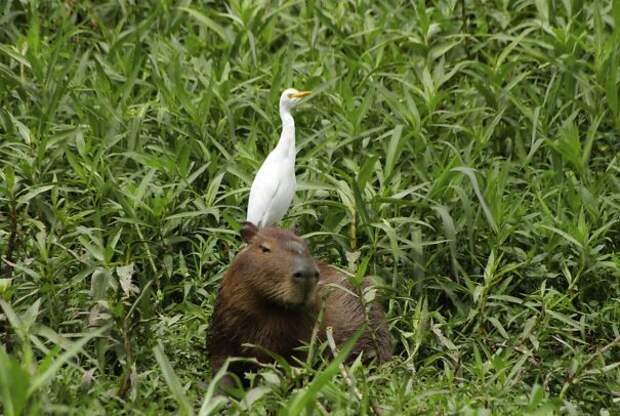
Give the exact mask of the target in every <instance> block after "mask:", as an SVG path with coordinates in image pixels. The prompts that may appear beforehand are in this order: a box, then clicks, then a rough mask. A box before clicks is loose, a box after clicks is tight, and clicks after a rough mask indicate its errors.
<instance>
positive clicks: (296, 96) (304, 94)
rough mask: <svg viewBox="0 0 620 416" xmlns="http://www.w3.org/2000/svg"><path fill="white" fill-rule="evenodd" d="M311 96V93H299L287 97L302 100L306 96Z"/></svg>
mask: <svg viewBox="0 0 620 416" xmlns="http://www.w3.org/2000/svg"><path fill="white" fill-rule="evenodd" d="M310 94H312V91H299V92H296V93H294V94H291V95H289V97H291V98H304V97H305V96H307V95H310Z"/></svg>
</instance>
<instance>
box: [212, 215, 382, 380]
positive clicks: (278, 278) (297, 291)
mask: <svg viewBox="0 0 620 416" xmlns="http://www.w3.org/2000/svg"><path fill="white" fill-rule="evenodd" d="M241 235H242V237H243V239H244V240H245V242H246V243H248V245H247V247H245V248H244V249H243V250H242V251H241V252H240V253H238V254H237V256H236V257H235V258H234V260H233V262H232V264H231V265H230V268H229V269H228V270H227V271H226V273H225V274H224V277H223V280H222V283H221V286H220V289H219V293H218V296H217V300H216V303H215V310H214V312H213V316H212V319H211V323H210V325H209V331H208V332H209V334H208V338H207V350H208V354H209V359H210V361H211V367H212V371H213V373H215V372H216V371H218V369H219V368H220V367H221V366H222V365H223V364H224V362H225V361H226V358H228V357H246V358H256V359H257V360H258V361H259V362H261V363H268V362H272V361H273V359H272V358H271V356H270V355H269V354H266V353H265V352H264V351H263V350H262V349H266V350H269V351H271V352H274V353H276V354H278V355H280V356H282V357H284V358H285V359H287V360H291V358H293V357H295V356H297V357H299V358H303V357H301V356H300V354H301V353H300V352H299V350H296V348H297V347H299V346H300V345H302V344H304V343H307V342H309V341H310V338H311V337H312V332H313V328H314V327H315V323H316V322H317V317H318V315H319V311H320V310H321V308H323V310H324V312H323V319H322V320H321V322H319V326H318V329H319V331H318V336H317V338H318V339H319V340H320V341H322V340H325V339H326V338H325V329H326V328H327V327H330V326H331V327H332V328H333V336H334V340H335V342H336V345H341V344H343V343H345V342H346V341H347V340H348V339H349V338H350V337H351V336H352V335H353V334H354V333H355V332H356V330H357V329H359V328H360V327H361V326H363V325H364V324H365V323H366V321H367V320H368V326H367V328H366V329H365V330H364V333H363V334H362V335H361V337H360V338H359V339H358V341H357V343H356V345H355V347H354V349H353V351H352V353H351V354H350V355H349V359H354V358H355V357H357V356H358V355H359V354H360V353H362V352H363V354H364V355H363V358H364V357H365V358H367V359H369V358H371V357H375V358H376V359H377V360H378V362H379V363H382V362H385V361H387V360H388V359H389V358H390V357H391V355H392V350H391V342H390V335H389V331H388V326H387V322H386V319H385V315H384V313H383V310H382V308H381V305H380V304H379V303H377V302H373V304H372V305H371V307H370V311H369V313H368V314H367V316H366V314H365V312H364V306H363V303H362V302H361V300H360V299H359V297H358V296H356V295H355V294H354V292H355V291H354V289H353V287H352V285H351V284H350V283H349V282H348V280H347V278H346V277H345V276H344V275H343V274H342V273H340V272H338V271H337V270H336V269H334V268H333V267H331V266H329V265H328V264H325V263H321V262H319V261H317V260H315V259H314V258H313V257H312V255H311V254H310V250H309V249H308V245H307V244H306V242H305V241H304V240H303V239H301V238H300V237H298V236H297V235H295V233H293V232H292V231H287V230H283V229H280V228H274V227H266V228H261V229H258V228H257V227H256V226H255V225H254V224H252V223H249V222H246V223H244V224H243V226H242V229H241ZM330 283H333V284H334V285H330V286H329V289H328V286H327V285H329V284H330ZM369 284H370V283H369V282H368V280H367V279H365V280H364V282H363V287H367V286H368V285H369ZM338 286H340V287H338ZM342 288H346V289H347V290H344V289H342ZM246 343H247V344H253V345H257V346H260V347H262V349H261V348H253V347H248V346H243V344H246ZM253 368H254V367H253V366H252V365H250V364H249V363H244V362H235V363H233V364H232V365H231V366H230V367H229V370H230V371H231V372H233V373H235V374H237V375H238V376H239V377H240V378H241V379H242V380H243V373H244V372H245V371H247V370H250V369H253ZM230 381H231V380H228V382H230Z"/></svg>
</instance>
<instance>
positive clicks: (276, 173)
mask: <svg viewBox="0 0 620 416" xmlns="http://www.w3.org/2000/svg"><path fill="white" fill-rule="evenodd" d="M307 95H310V91H297V90H296V89H294V88H289V89H287V90H285V91H284V92H283V93H282V95H281V96H280V118H281V119H282V133H281V134H280V140H279V141H278V144H277V145H276V147H275V149H273V150H272V151H271V153H269V156H267V158H266V159H265V161H264V162H263V164H262V165H261V167H260V169H259V170H258V172H257V173H256V177H255V178H254V182H252V188H251V189H250V200H249V203H248V215H247V221H249V222H251V223H252V224H255V225H256V226H258V227H259V228H260V227H266V226H269V225H273V224H275V223H277V222H278V221H280V220H281V219H282V218H283V217H284V214H286V211H287V210H288V208H289V207H290V205H291V202H292V201H293V195H294V194H295V187H296V180H295V121H294V120H293V116H292V114H291V110H292V109H293V108H295V107H296V106H297V104H299V102H300V101H301V99H302V98H303V97H305V96H307Z"/></svg>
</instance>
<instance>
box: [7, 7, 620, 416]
mask: <svg viewBox="0 0 620 416" xmlns="http://www.w3.org/2000/svg"><path fill="white" fill-rule="evenodd" d="M0 9H1V10H2V12H1V13H0V175H1V179H0V255H1V256H2V262H1V263H2V264H1V265H0V267H1V273H2V276H0V277H1V278H2V280H0V298H1V299H2V301H0V306H1V309H0V340H1V343H2V344H3V346H2V347H0V403H2V404H1V405H0V412H4V414H6V415H15V414H36V413H46V414H63V413H70V414H152V415H160V414H177V413H179V412H180V413H181V414H190V413H194V414H201V415H204V414H211V413H213V412H214V411H217V409H220V411H222V409H223V407H222V406H226V407H227V409H228V412H230V413H246V412H247V411H248V409H250V408H251V413H254V414H276V413H278V414H282V415H289V414H290V415H293V414H308V415H310V414H326V413H329V414H334V415H340V414H356V415H357V414H372V403H375V404H377V405H378V406H380V407H382V408H383V410H384V413H385V414H393V415H400V414H444V415H448V414H465V415H476V414H478V415H486V414H498V415H508V414H514V415H523V414H532V415H534V414H538V415H544V414H568V415H578V414H588V415H613V414H620V345H618V342H619V341H620V338H618V337H619V335H620V328H619V326H620V254H618V253H619V249H620V243H619V242H620V222H619V221H620V161H619V158H618V154H619V150H620V141H619V138H620V97H619V93H620V88H619V80H620V70H619V68H620V2H618V1H613V4H612V2H611V1H609V0H607V1H606V0H593V1H583V0H563V1H559V0H516V1H512V0H494V1H480V0H470V1H460V0H452V1H449V0H437V1H427V2H423V1H418V2H415V1H412V2H405V1H402V2H401V1H395V0H390V1H385V2H374V1H366V0H360V1H348V2H344V1H343V2H336V1H333V2H332V1H323V2H320V1H306V2H303V1H286V2H285V1H266V0H264V1H240V0H236V1H230V2H228V3H224V2H210V1H202V2H190V1H183V0H179V1H173V0H159V1H152V2H146V1H144V2H142V1H140V2H138V1H136V2H128V1H124V0H122V1H121V0H119V1H112V0H109V1H107V2H99V1H93V0H90V1H89V0H84V1H76V0H72V1H70V0H40V1H31V2H22V1H17V0H7V1H5V2H2V3H0ZM289 86H293V87H296V88H299V89H312V90H314V91H315V94H314V96H313V97H312V99H310V100H308V101H307V103H306V104H305V105H304V106H303V107H302V108H300V109H299V111H297V113H296V122H297V126H298V127H297V147H298V151H299V153H298V162H297V166H298V169H297V173H298V184H299V189H298V192H297V195H296V199H295V202H294V205H293V207H292V208H291V210H290V211H289V215H288V217H287V219H286V220H285V221H284V224H285V225H289V224H293V223H295V224H296V225H297V226H298V228H299V230H300V231H301V233H302V234H304V236H305V237H306V238H307V239H308V241H309V242H310V244H311V246H312V247H313V252H314V253H315V255H316V256H317V257H319V258H321V259H323V260H326V261H330V262H332V263H334V264H336V265H339V266H341V267H343V268H348V269H349V270H351V271H352V272H355V271H356V270H358V269H359V268H362V269H363V268H365V267H367V269H366V273H368V274H371V275H375V276H377V277H378V278H379V279H382V281H383V282H384V285H385V290H383V295H384V299H385V304H386V308H387V310H388V317H389V322H390V328H391V333H392V335H393V337H394V339H395V345H396V350H395V352H396V356H395V359H394V360H393V362H391V363H389V364H388V365H386V366H385V367H382V368H379V369H376V368H364V367H363V366H361V365H360V364H356V365H353V366H352V367H351V368H350V369H349V373H350V375H351V379H352V380H353V383H354V384H355V387H356V388H357V389H359V391H360V392H361V393H362V396H363V400H362V401H361V402H359V401H358V400H357V399H356V395H355V392H354V391H353V390H352V389H351V388H350V386H349V385H348V384H347V382H346V381H345V378H344V377H343V376H342V374H341V373H340V372H338V371H336V366H335V364H334V363H332V364H331V365H330V363H328V362H323V363H321V362H319V363H315V365H314V366H312V365H311V364H312V363H311V362H309V363H308V364H304V365H301V364H300V365H299V366H295V367H289V366H285V365H284V366H283V365H278V366H273V367H270V368H267V369H265V370H264V371H263V372H262V373H260V374H259V375H257V376H256V377H255V379H254V383H253V386H252V389H251V390H250V391H249V392H248V394H247V396H246V397H245V398H239V399H231V400H229V401H227V402H226V401H222V400H221V399H217V398H216V397H215V396H214V395H213V393H214V392H213V389H212V388H211V389H209V385H208V383H209V382H210V380H211V377H212V376H213V375H212V374H210V369H209V365H208V363H207V361H206V359H205V354H204V339H205V336H206V334H207V333H208V320H209V316H210V314H211V312H212V307H213V303H214V298H215V294H216V290H217V287H218V285H219V282H220V279H221V277H222V274H223V272H224V270H225V269H226V267H227V265H228V264H229V263H230V261H231V259H232V258H233V256H234V254H235V253H236V252H237V250H238V249H239V247H240V246H241V242H240V239H239V238H238V236H237V231H238V229H239V223H240V221H242V220H243V219H244V216H245V207H246V204H247V197H248V192H249V185H250V183H251V180H252V178H253V175H254V173H255V171H256V169H257V168H258V167H259V165H260V163H261V162H262V160H263V158H264V157H265V156H266V154H267V153H268V152H269V151H270V149H271V148H272V147H273V146H274V144H275V142H276V140H277V139H278V135H279V128H280V126H279V119H278V113H277V100H278V97H279V94H280V92H281V91H282V90H283V89H284V88H286V87H289ZM336 364H337V363H336Z"/></svg>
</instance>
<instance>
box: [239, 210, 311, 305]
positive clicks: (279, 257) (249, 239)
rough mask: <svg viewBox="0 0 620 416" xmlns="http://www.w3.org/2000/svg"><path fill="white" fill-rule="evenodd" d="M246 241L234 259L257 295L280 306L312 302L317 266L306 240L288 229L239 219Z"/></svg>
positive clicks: (242, 234)
mask: <svg viewBox="0 0 620 416" xmlns="http://www.w3.org/2000/svg"><path fill="white" fill-rule="evenodd" d="M241 236H242V237H243V239H244V240H245V242H246V243H248V247H246V248H245V249H244V250H243V251H242V252H241V253H240V254H239V255H238V257H237V259H236V261H235V262H238V263H239V266H240V267H241V268H242V270H241V271H242V274H243V275H244V277H245V279H246V283H247V284H248V285H249V286H250V287H251V288H252V289H253V290H254V291H255V292H256V294H257V295H258V297H260V299H262V300H264V301H267V302H270V303H272V304H275V305H279V306H284V307H300V306H307V305H310V304H313V303H314V302H316V299H317V296H316V294H317V283H318V280H319V268H318V266H317V264H316V261H315V260H314V258H313V257H312V255H311V254H310V250H309V249H308V244H306V242H305V241H304V240H303V239H301V238H300V237H298V236H297V235H295V233H293V232H292V231H287V230H282V229H279V228H272V227H265V228H261V229H259V228H257V227H256V226H255V225H254V224H252V223H250V222H245V223H243V226H242V228H241Z"/></svg>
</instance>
